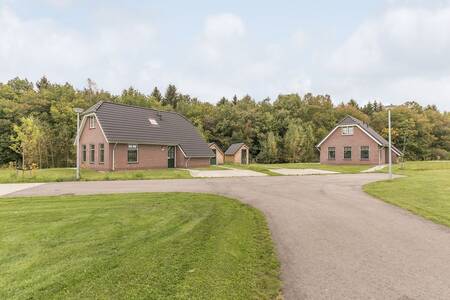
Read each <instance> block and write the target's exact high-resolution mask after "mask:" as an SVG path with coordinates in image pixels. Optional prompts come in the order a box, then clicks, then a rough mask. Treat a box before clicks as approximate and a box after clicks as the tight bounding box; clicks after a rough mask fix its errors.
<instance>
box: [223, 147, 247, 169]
mask: <svg viewBox="0 0 450 300" xmlns="http://www.w3.org/2000/svg"><path fill="white" fill-rule="evenodd" d="M242 149H245V150H247V162H250V151H249V148H248V147H247V146H246V145H243V146H241V148H239V150H238V151H236V153H235V154H234V155H225V162H228V163H235V164H240V163H241V158H242V152H241V151H242Z"/></svg>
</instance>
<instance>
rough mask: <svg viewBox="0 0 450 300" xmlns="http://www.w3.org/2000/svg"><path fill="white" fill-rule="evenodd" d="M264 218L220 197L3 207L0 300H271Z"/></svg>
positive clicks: (273, 278) (140, 197)
mask: <svg viewBox="0 0 450 300" xmlns="http://www.w3.org/2000/svg"><path fill="white" fill-rule="evenodd" d="M280 285H281V283H280V280H279V263H278V261H277V258H276V255H275V252H274V248H273V244H272V240H271V237H270V233H269V230H268V227H267V224H266V222H265V219H264V217H263V215H262V213H260V212H259V211H257V210H256V209H254V208H251V207H249V206H247V205H244V204H242V203H240V202H238V201H235V200H232V199H229V198H225V197H222V196H216V195H209V194H191V193H152V194H114V195H94V196H58V197H36V198H10V199H2V200H0V299H93V298H95V299H128V298H138V299H273V298H275V297H277V295H278V294H279V290H280Z"/></svg>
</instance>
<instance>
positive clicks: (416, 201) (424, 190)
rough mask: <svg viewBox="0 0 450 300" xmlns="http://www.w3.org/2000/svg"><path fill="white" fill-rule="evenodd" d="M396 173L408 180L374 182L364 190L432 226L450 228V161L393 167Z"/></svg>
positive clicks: (415, 163)
mask: <svg viewBox="0 0 450 300" xmlns="http://www.w3.org/2000/svg"><path fill="white" fill-rule="evenodd" d="M383 172H387V171H386V170H383ZM393 172H394V173H395V174H399V175H405V177H402V178H397V179H394V180H392V181H381V182H373V183H370V184H367V185H366V186H364V190H365V191H366V192H367V193H369V194H370V195H372V196H375V197H377V198H379V199H381V200H383V201H386V202H388V203H391V204H394V205H397V206H399V207H402V208H404V209H407V210H409V211H411V212H412V213H414V214H417V215H420V216H422V217H424V218H427V219H429V220H431V221H433V222H436V223H439V224H443V225H447V226H450V162H449V161H446V162H438V161H435V162H406V163H404V164H403V165H402V164H398V165H394V167H393Z"/></svg>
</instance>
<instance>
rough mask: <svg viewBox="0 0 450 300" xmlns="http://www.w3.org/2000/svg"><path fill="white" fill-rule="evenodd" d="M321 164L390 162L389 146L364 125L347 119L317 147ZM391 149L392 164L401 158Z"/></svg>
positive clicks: (396, 151)
mask: <svg viewBox="0 0 450 300" xmlns="http://www.w3.org/2000/svg"><path fill="white" fill-rule="evenodd" d="M316 147H317V149H319V151H320V163H323V164H368V165H381V164H385V163H387V162H388V160H389V143H388V141H386V139H384V138H383V137H382V136H381V135H379V134H378V133H377V132H376V131H375V130H373V129H372V128H371V127H370V126H369V125H367V124H366V123H364V122H362V121H360V120H358V119H356V118H354V117H352V116H346V117H345V118H344V119H343V120H342V121H341V122H339V123H338V124H337V125H336V127H335V128H334V129H333V130H331V132H330V133H329V134H328V135H327V136H326V137H325V138H324V139H323V140H322V141H320V143H319V144H317V146H316ZM402 155H403V154H402V152H400V151H399V150H398V149H397V148H395V147H394V146H392V162H394V163H395V162H397V161H398V158H399V157H400V156H402Z"/></svg>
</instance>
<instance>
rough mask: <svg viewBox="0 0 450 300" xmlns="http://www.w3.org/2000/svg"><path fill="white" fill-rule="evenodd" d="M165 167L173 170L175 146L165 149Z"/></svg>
mask: <svg viewBox="0 0 450 300" xmlns="http://www.w3.org/2000/svg"><path fill="white" fill-rule="evenodd" d="M167 167H168V168H175V146H169V147H168V148H167Z"/></svg>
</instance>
